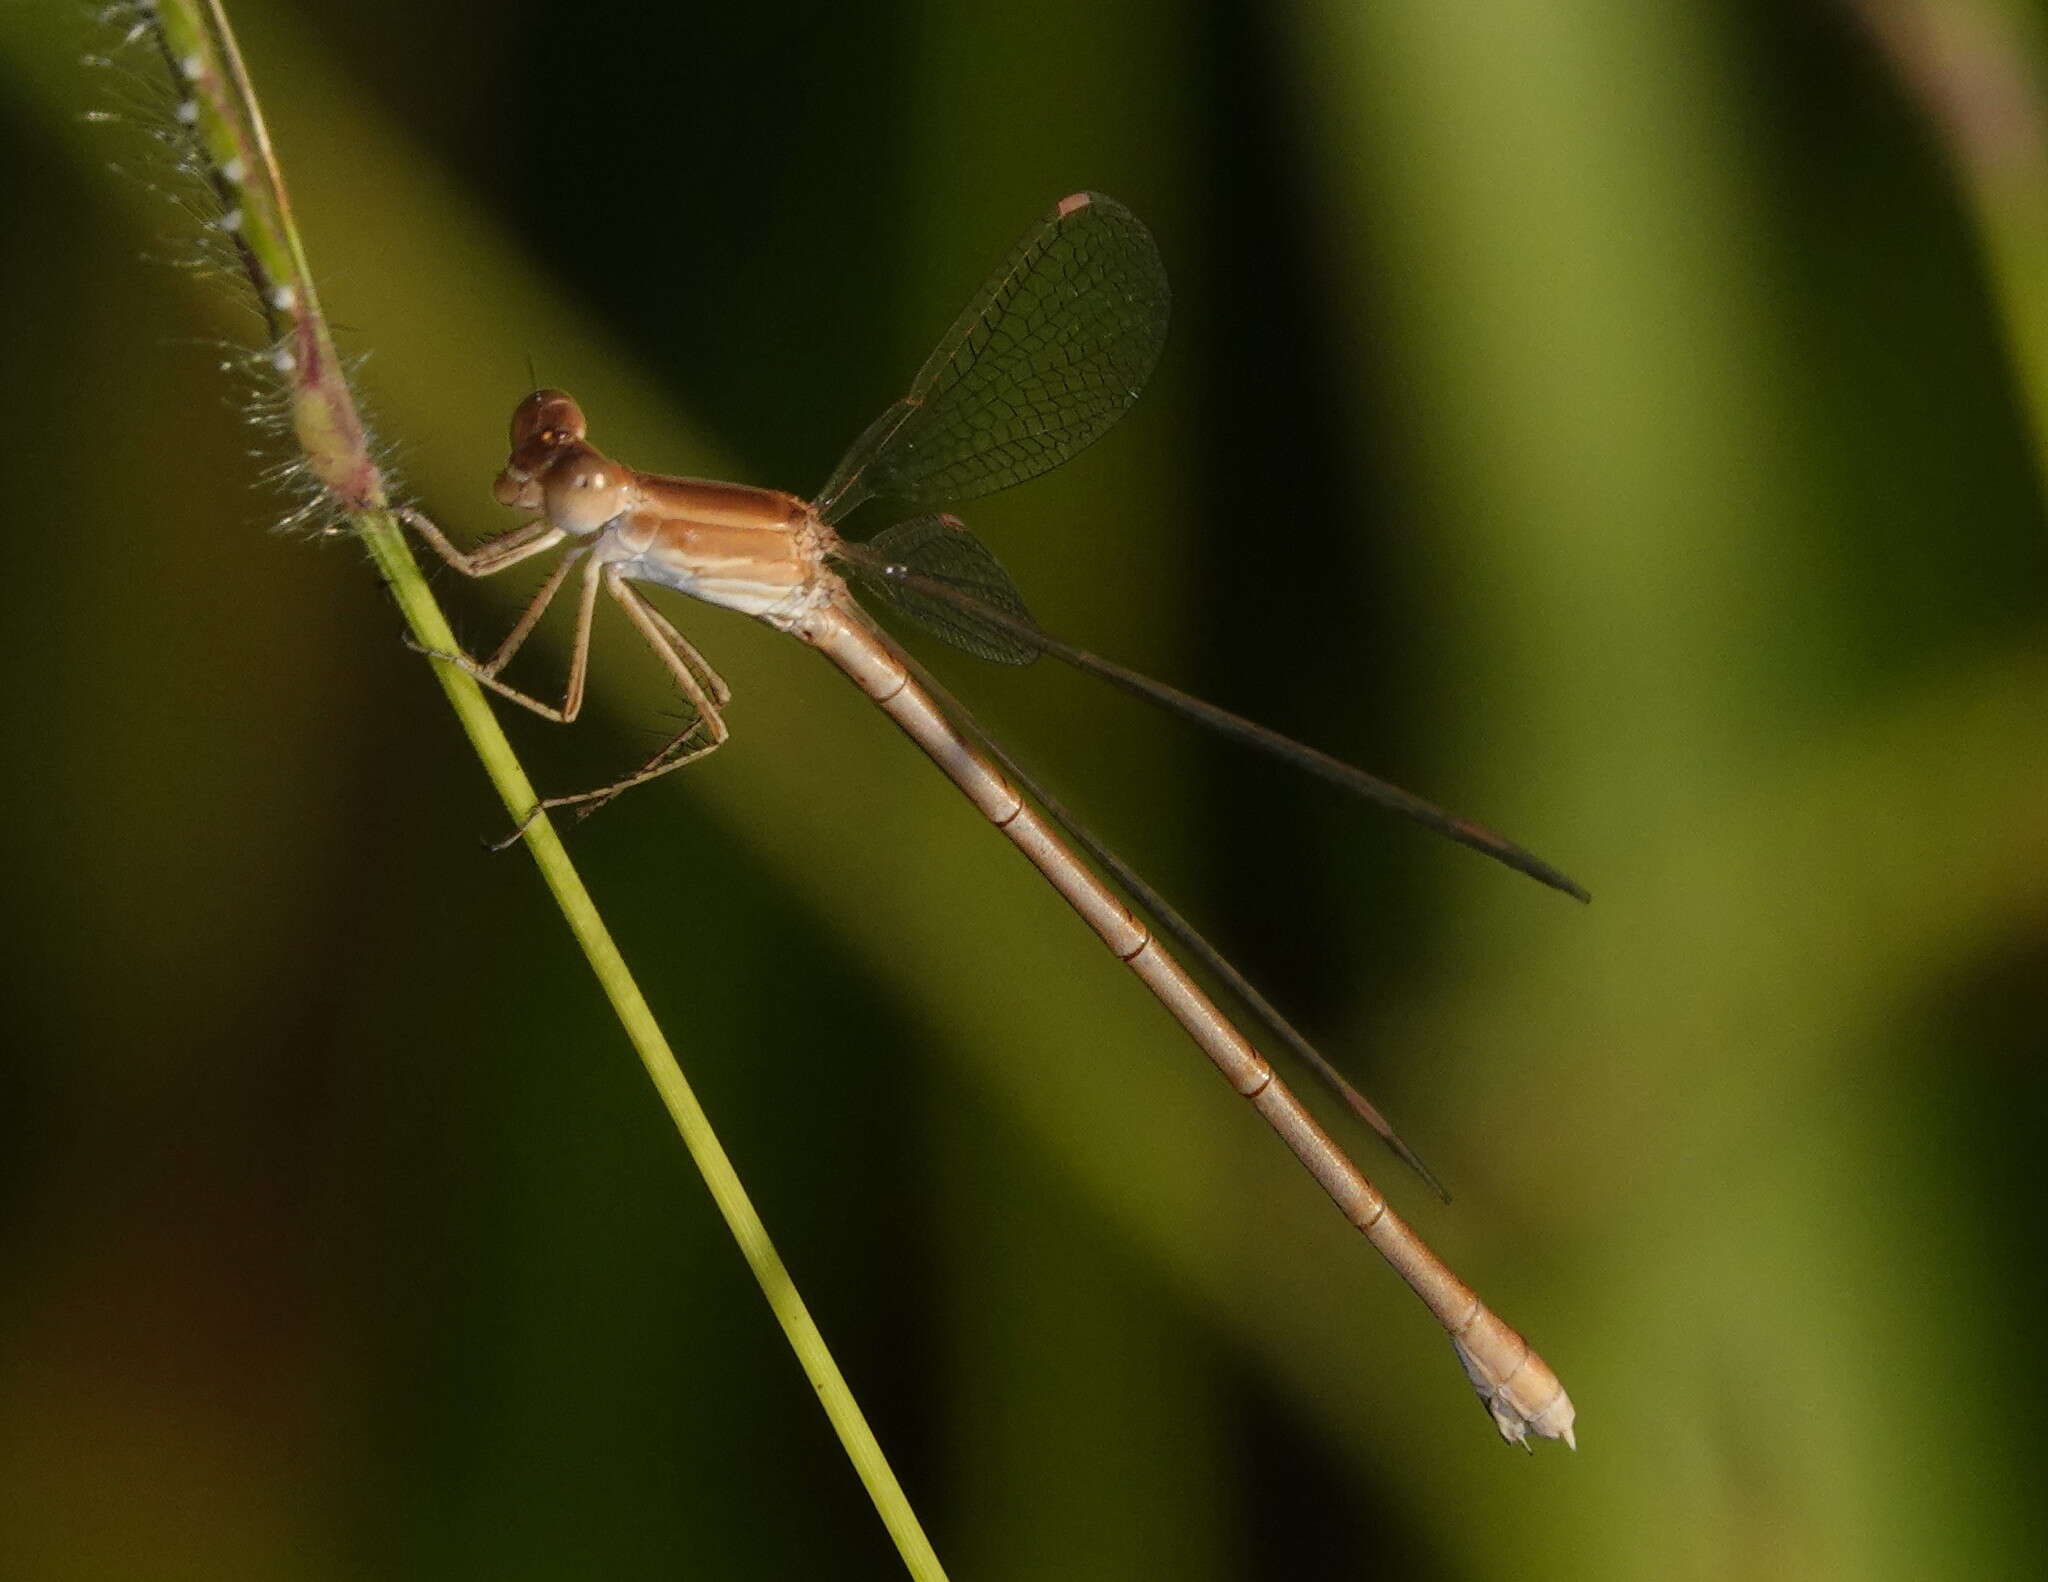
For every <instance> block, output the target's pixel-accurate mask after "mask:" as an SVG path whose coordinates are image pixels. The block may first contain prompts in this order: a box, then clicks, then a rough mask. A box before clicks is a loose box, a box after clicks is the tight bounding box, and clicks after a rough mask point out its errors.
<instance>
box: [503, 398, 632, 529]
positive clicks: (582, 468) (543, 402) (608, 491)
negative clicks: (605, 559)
mask: <svg viewBox="0 0 2048 1582" xmlns="http://www.w3.org/2000/svg"><path fill="white" fill-rule="evenodd" d="M587 427H588V425H587V424H586V423H585V421H584V417H583V409H582V408H581V407H580V406H578V405H577V404H576V402H575V399H574V398H573V397H571V396H568V395H565V394H564V393H563V392H562V391H560V390H536V391H534V392H533V394H532V395H530V396H528V397H527V398H526V399H525V400H523V401H521V402H520V403H519V405H518V406H516V407H514V408H513V409H512V453H511V455H510V456H508V457H507V458H506V459H505V470H504V471H503V472H501V473H499V474H498V481H497V483H496V484H495V485H494V486H493V488H492V490H491V493H492V494H493V495H494V496H495V497H496V498H497V501H498V503H499V504H500V505H509V506H513V507H516V508H517V509H520V510H525V511H545V512H546V513H547V516H548V520H549V521H551V522H552V523H554V525H555V526H557V527H559V528H562V529H563V530H565V531H567V532H571V533H591V532H595V531H596V530H597V529H598V528H600V527H602V526H603V525H604V524H605V523H606V522H608V521H610V520H611V519H612V518H613V517H614V516H616V515H618V513H619V511H620V510H621V509H623V508H624V503H625V502H624V494H625V488H626V478H627V476H628V475H627V473H626V470H625V469H624V468H622V467H618V466H616V465H614V464H613V463H612V462H610V461H607V460H606V459H605V458H604V457H603V456H601V455H599V454H598V453H597V452H596V451H595V450H593V449H591V447H590V446H588V445H586V444H585V443H584V442H583V436H584V433H585V432H586V430H587Z"/></svg>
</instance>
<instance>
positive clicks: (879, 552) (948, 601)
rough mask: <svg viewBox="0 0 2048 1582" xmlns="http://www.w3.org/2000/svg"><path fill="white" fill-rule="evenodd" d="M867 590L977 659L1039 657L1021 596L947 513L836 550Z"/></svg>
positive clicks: (1024, 661)
mask: <svg viewBox="0 0 2048 1582" xmlns="http://www.w3.org/2000/svg"><path fill="white" fill-rule="evenodd" d="M834 553H835V555H836V556H837V558H838V559H839V560H840V562H841V563H842V564H844V565H845V566H846V567H847V569H848V570H850V571H852V572H853V574H854V576H855V577H856V578H857V579H858V580H859V582H860V584H861V586H862V587H864V588H868V589H871V590H872V591H873V592H874V593H875V594H876V595H878V596H879V597H880V598H882V599H883V600H884V601H886V602H887V603H888V604H889V605H891V606H892V607H893V608H895V609H898V610H901V611H902V612H903V613H904V614H905V615H907V616H909V617H910V618H911V619H912V620H913V621H915V622H917V624H918V625H920V626H922V627H924V628H925V629H926V630H927V631H929V632H931V633H932V634H933V635H934V636H937V637H942V638H944V639H945V640H946V641H947V642H949V643H951V644H952V645H953V646H954V647H955V648H959V649H964V650H965V651H966V652H968V653H970V654H972V655H974V656H975V658H977V659H988V660H993V661H994V662H995V663H996V664H999V665H1028V664H1030V663H1031V661H1032V660H1034V659H1036V658H1037V657H1038V654H1039V648H1038V645H1037V644H1036V643H1034V642H1032V641H1030V640H1029V638H1028V637H1027V635H1026V634H1027V633H1030V632H1034V631H1036V630H1037V623H1036V622H1034V621H1033V620H1032V619H1031V612H1030V611H1029V610H1027V609H1026V608H1025V607H1024V596H1023V595H1022V594H1021V593H1019V592H1018V591H1017V585H1016V583H1014V582H1012V581H1011V580H1010V574H1009V573H1008V572H1007V571H1005V570H1003V568H1002V563H1001V562H999V561H998V560H997V559H996V557H995V556H994V555H993V554H991V553H990V552H989V548H988V546H987V545H986V544H984V543H983V542H982V541H981V540H980V539H978V538H976V537H975V536H974V535H973V534H972V533H970V532H968V531H967V529H966V528H965V527H963V526H962V525H961V523H960V522H959V520H958V519H957V518H955V517H950V516H917V517H912V518H911V519H910V520H909V521H907V522H898V523H897V524H896V525H895V526H894V527H891V528H887V529H885V530H884V531H882V532H880V533H877V534H876V535H875V536H874V537H873V538H871V539H869V540H868V541H867V542H866V543H862V544H841V545H840V546H839V547H838V549H837V550H836V551H834Z"/></svg>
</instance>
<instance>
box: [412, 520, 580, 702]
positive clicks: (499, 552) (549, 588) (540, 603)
mask: <svg viewBox="0 0 2048 1582" xmlns="http://www.w3.org/2000/svg"><path fill="white" fill-rule="evenodd" d="M395 514H396V515H397V516H398V518H399V520H400V521H402V522H404V523H405V524H406V525H407V526H408V527H410V528H411V529H412V530H413V531H414V532H416V533H418V534H419V535H420V537H421V538H422V539H424V540H425V541H426V543H427V545H428V546H429V547H430V548H431V549H432V550H433V551H434V553H435V554H437V555H439V556H440V557H441V558H442V559H443V560H445V561H447V562H448V564H449V565H451V566H453V567H454V568H455V569H456V570H457V571H459V572H461V573H462V574H463V575H464V576H465V577H490V576H495V575H497V573H499V572H501V571H504V570H506V569H507V568H508V567H511V566H516V565H518V564H519V563H520V562H521V561H525V560H530V559H532V558H533V557H534V556H535V555H539V554H544V553H545V552H546V551H548V550H550V549H553V548H554V547H555V546H556V545H557V544H559V543H561V541H562V540H563V539H564V538H566V537H567V536H568V535H567V534H566V533H564V532H563V530H562V529H561V528H558V527H553V526H550V525H549V523H548V522H547V520H546V519H545V518H542V519H541V520H539V521H533V522H528V523H527V524H526V525H525V526H524V527H521V528H516V529H514V530H513V531H512V532H510V533H506V534H505V535H503V536H502V537H500V538H494V539H490V540H488V541H486V542H485V543H484V544H483V545H482V546H481V547H480V548H478V549H476V550H475V551H473V552H464V551H463V550H460V549H457V548H456V547H455V545H454V544H452V543H450V542H449V540H448V536H447V535H446V534H445V533H443V532H442V531H441V530H440V528H438V527H436V526H435V525H434V523H433V522H432V521H431V520H429V519H428V518H427V517H426V516H425V515H424V514H423V513H421V512H419V511H415V510H412V509H411V508H409V507H406V508H401V509H400V510H399V511H397V512H396V513H395ZM583 553H584V552H583V551H582V550H577V551H575V552H574V553H572V554H569V555H567V556H564V557H563V560H562V563H561V564H560V565H559V566H557V567H556V568H555V569H554V571H552V572H551V573H549V575H548V579H547V581H546V582H544V583H542V584H541V585H540V591H539V592H537V593H535V594H534V596H533V598H532V600H531V601H529V602H528V604H527V606H526V609H525V611H524V612H523V613H522V614H521V615H520V617H519V619H518V620H517V621H516V622H514V623H513V626H512V630H511V631H509V632H508V633H506V634H505V640H504V641H503V642H502V643H500V644H499V645H498V651H497V652H496V653H495V654H493V655H491V657H490V659H489V660H488V661H480V660H478V659H476V658H474V657H472V656H471V655H469V654H467V653H463V652H457V653H452V654H445V653H441V652H440V651H438V650H436V649H430V648H422V647H421V646H420V645H419V644H418V643H415V642H414V641H413V640H412V639H411V638H409V637H408V638H407V639H406V645H407V646H408V647H410V648H413V649H416V650H417V651H418V652H420V653H423V654H426V655H427V656H428V657H429V658H432V659H442V660H446V661H447V662H448V663H449V664H451V665H455V666H457V667H459V668H460V669H462V670H465V671H467V672H468V673H469V674H470V675H471V676H472V677H474V678H475V679H476V680H477V681H480V682H481V683H483V684H484V685H485V686H487V687H489V688H490V689H491V690H492V691H494V692H498V693H501V694H502V695H504V696H505V697H508V698H510V699H512V700H513V701H514V702H515V703H520V704H523V705H525V706H526V707H527V708H529V709H532V710H533V711H534V712H535V713H536V714H539V715H541V716H542V717H543V718H546V719H550V720H555V721H557V722H558V723H561V724H567V723H568V722H569V721H570V720H573V719H575V717H576V711H577V709H578V708H580V707H581V705H582V691H581V687H580V685H579V676H578V670H577V662H578V661H579V660H581V659H582V658H583V657H585V656H586V655H587V653H588V650H589V646H590V616H591V611H592V609H593V607H594V605H595V603H596V598H597V592H596V589H595V587H593V586H586V588H585V590H584V598H583V612H582V620H581V622H580V623H579V625H578V628H577V646H576V657H575V658H574V659H572V661H571V665H570V679H569V688H570V694H571V695H570V697H569V698H565V699H564V701H563V705H562V707H561V708H559V709H557V708H554V707H553V706H552V705H550V704H546V703H542V702H541V701H540V700H539V699H538V698H534V697H531V696H529V695H528V694H526V693H524V692H521V691H519V690H518V689H517V688H516V687H509V686H506V685H505V684H504V683H503V682H501V681H499V680H498V679H497V677H498V672H499V671H500V670H503V669H504V668H505V666H506V665H508V664H509V663H511V660H512V656H513V655H514V654H516V653H518V652H519V649H520V645H522V644H523V643H524V642H525V641H526V640H527V638H529V637H530V636H532V635H533V629H534V628H535V627H536V626H537V625H539V624H540V618H541V616H542V615H544V614H546V613H547V608H548V606H549V605H550V604H552V603H553V602H554V599H555V595H556V594H558V593H560V592H561V591H562V584H563V583H564V582H565V581H566V580H567V579H568V576H569V571H570V568H571V567H573V566H574V565H575V564H576V561H577V559H578V558H579V557H580V556H581V555H582V554H583Z"/></svg>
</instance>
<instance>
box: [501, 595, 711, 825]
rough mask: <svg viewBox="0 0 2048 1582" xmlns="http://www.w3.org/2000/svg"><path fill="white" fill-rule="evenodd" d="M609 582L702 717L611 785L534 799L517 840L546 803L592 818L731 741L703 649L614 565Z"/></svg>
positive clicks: (692, 708)
mask: <svg viewBox="0 0 2048 1582" xmlns="http://www.w3.org/2000/svg"><path fill="white" fill-rule="evenodd" d="M604 584H605V588H606V590H607V591H608V592H609V593H610V594H611V596H612V597H613V598H614V599H617V600H618V601H619V605H620V607H621V608H622V609H624V610H625V612H626V614H627V616H628V617H629V618H630V619H631V620H632V622H633V624H634V625H635V626H637V627H638V628H639V629H640V635H641V636H642V637H644V638H646V639H647V645H648V647H650V648H652V649H653V650H654V651H655V653H656V654H658V655H659V656H660V657H661V662H662V663H663V664H664V665H666V666H667V667H668V671H669V674H670V675H672V676H674V677H675V680H676V685H677V686H678V687H679V688H681V689H682V693H683V697H684V699H685V701H687V702H688V704H689V705H690V708H691V710H692V711H693V712H694V713H695V714H696V716H697V717H696V719H695V720H693V721H692V722H691V724H690V727H689V729H687V730H685V731H684V732H682V734H680V735H679V736H677V737H675V738H674V739H673V740H672V741H670V742H669V743H667V744H666V745H665V746H664V747H663V748H662V749H661V751H660V752H658V753H656V754H655V755H654V756H653V757H652V758H650V759H648V760H647V762H646V763H644V764H642V765H641V766H640V767H639V768H638V769H636V770H634V771H633V772H632V773H631V774H629V775H627V776H625V777H624V778H623V779H619V780H614V781H613V782H612V783H611V784H610V785H604V786H599V787H598V788H597V789H596V790H595V791H578V792H574V793H572V794H570V795H568V796H551V797H543V798H542V799H541V800H540V801H539V802H538V803H536V804H535V805H534V809H533V812H532V814H530V815H529V816H528V817H527V819H526V821H525V823H522V824H521V825H520V826H519V828H518V829H516V830H514V831H513V832H512V837H511V838H512V839H514V840H516V839H518V837H519V836H520V835H522V834H524V833H525V832H526V826H527V825H528V824H531V823H532V822H533V820H534V819H535V818H538V817H539V816H540V814H541V813H542V811H544V810H545V809H548V808H557V807H578V808H581V809H582V810H583V811H582V815H581V816H582V817H584V818H588V817H589V816H590V815H591V814H592V813H595V812H596V811H597V810H598V809H599V808H601V807H603V806H604V805H605V804H606V803H607V802H609V801H611V800H612V798H613V797H615V796H618V795H619V794H620V793H621V792H624V791H630V790H631V789H632V788H633V787H634V786H637V785H645V784H646V783H647V782H648V781H650V780H657V779H659V778H660V777H661V776H663V775H665V774H673V773H674V772H675V771H676V770H678V769H680V768H682V767H683V766H684V765H685V764H691V763H695V762H696V761H697V760H698V759H699V758H702V757H704V756H705V755H706V754H707V753H713V752H716V751H717V750H718V749H719V748H720V747H723V746H724V745H725V742H726V738H727V737H728V736H729V735H730V734H731V733H730V732H729V731H728V730H727V729H726V724H725V715H724V713H723V712H722V701H723V700H714V698H713V696H712V694H711V692H710V691H709V690H708V689H707V688H706V687H705V685H704V684H703V682H702V681H700V680H699V679H698V676H697V674H696V671H695V669H694V668H693V667H692V665H691V659H692V658H694V659H695V660H696V663H697V664H699V665H703V666H704V668H705V669H706V670H707V671H709V670H710V668H711V667H710V666H709V665H706V664H704V660H703V658H702V656H700V655H698V654H697V651H696V650H695V649H694V648H692V647H691V646H690V644H689V642H688V641H687V640H686V639H685V638H684V637H683V636H682V634H681V633H680V632H678V631H677V630H676V629H675V627H674V626H673V625H671V624H670V623H669V621H668V620H667V619H665V618H664V617H663V616H662V614H661V612H660V611H659V610H657V609H655V607H654V606H653V605H651V604H649V603H648V602H647V600H646V599H645V598H643V597H642V596H641V595H640V593H639V592H638V590H636V589H635V588H634V587H633V586H632V585H631V584H630V583H628V582H627V581H626V580H625V578H623V577H621V576H620V575H619V574H618V573H617V572H616V571H614V570H612V569H611V568H609V567H607V568H606V576H605V579H604ZM711 679H712V680H713V681H715V682H717V684H718V690H719V691H720V692H724V693H725V695H726V698H727V699H729V698H730V697H731V693H730V692H729V691H727V690H726V687H725V683H724V682H723V681H720V680H719V679H718V676H717V674H716V673H715V672H713V673H712V676H711Z"/></svg>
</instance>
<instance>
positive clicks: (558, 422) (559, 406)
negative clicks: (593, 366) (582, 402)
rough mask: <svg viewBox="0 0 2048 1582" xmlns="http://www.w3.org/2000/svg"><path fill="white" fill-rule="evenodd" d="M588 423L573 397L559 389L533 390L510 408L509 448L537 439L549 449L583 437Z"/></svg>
mask: <svg viewBox="0 0 2048 1582" xmlns="http://www.w3.org/2000/svg"><path fill="white" fill-rule="evenodd" d="M587 428H588V424H586V423H585V422H584V419H583V408H581V407H580V406H578V405H577V404H576V398H575V397H574V396H571V395H567V394H565V393H564V392H562V391H560V390H536V391H534V392H533V394H532V395H530V396H528V397H527V398H526V399H525V400H523V401H521V402H520V403H519V405H517V406H516V407H514V408H513V409H512V448H513V449H514V450H518V449H520V448H521V447H522V446H525V445H528V444H531V443H533V442H535V441H538V442H539V443H541V444H542V445H545V446H548V447H550V448H552V447H554V446H557V445H568V444H573V443H575V442H576V441H577V440H580V439H581V438H583V435H584V433H585V432H586V430H587Z"/></svg>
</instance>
